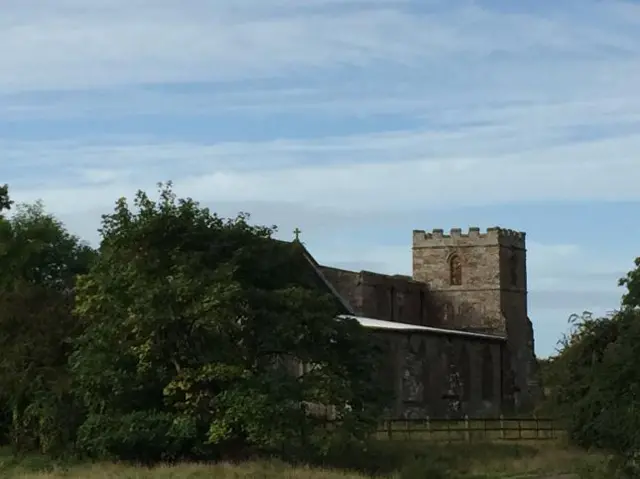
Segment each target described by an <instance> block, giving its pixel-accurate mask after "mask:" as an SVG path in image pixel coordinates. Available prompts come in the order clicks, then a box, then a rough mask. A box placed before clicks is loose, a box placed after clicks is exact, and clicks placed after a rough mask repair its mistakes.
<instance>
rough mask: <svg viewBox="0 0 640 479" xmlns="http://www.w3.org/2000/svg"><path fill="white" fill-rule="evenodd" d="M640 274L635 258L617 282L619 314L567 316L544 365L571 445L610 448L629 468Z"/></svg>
mask: <svg viewBox="0 0 640 479" xmlns="http://www.w3.org/2000/svg"><path fill="white" fill-rule="evenodd" d="M639 271H640V261H639V260H636V268H635V269H634V270H632V271H630V272H629V273H628V274H627V276H626V277H625V278H624V279H622V280H621V281H620V284H621V285H624V286H626V287H627V291H626V293H625V294H624V295H623V298H622V304H621V308H620V310H618V311H616V312H615V313H613V314H612V315H610V316H609V317H604V318H595V317H593V316H592V315H591V314H590V313H584V314H583V315H582V316H581V317H580V316H574V317H573V318H572V320H573V323H574V329H573V331H572V333H571V334H570V335H569V337H568V338H566V340H565V341H564V343H563V345H562V346H563V347H562V349H561V351H560V352H559V354H558V355H557V356H556V357H554V358H552V360H551V361H550V363H549V364H548V365H547V366H546V380H547V385H548V386H549V387H550V389H551V391H552V397H551V400H552V403H553V404H554V405H555V407H556V408H557V412H558V413H559V414H560V415H563V416H565V417H567V418H568V426H569V433H570V436H571V438H572V439H573V441H574V442H576V443H578V444H580V445H582V446H584V447H597V448H601V449H606V450H609V451H611V452H613V453H615V454H618V455H620V456H622V457H623V458H625V459H626V460H627V463H628V464H632V463H634V461H633V458H634V455H635V454H637V451H638V450H640V435H638V431H639V430H640V414H639V413H640V402H639V400H638V398H640V360H639V358H640V308H638V306H640V301H639V298H640V294H639V292H640V290H639V289H638V288H639V285H640V272H639ZM636 476H637V471H635V473H634V476H633V477H636Z"/></svg>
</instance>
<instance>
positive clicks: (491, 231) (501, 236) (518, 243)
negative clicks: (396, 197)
mask: <svg viewBox="0 0 640 479" xmlns="http://www.w3.org/2000/svg"><path fill="white" fill-rule="evenodd" d="M525 236H526V234H525V233H524V232H521V231H516V230H512V229H507V228H500V227H497V226H496V227H491V228H487V229H486V231H481V230H480V228H478V227H475V226H472V227H470V228H469V229H468V230H467V231H463V230H462V228H451V229H450V230H449V232H448V233H445V231H444V230H443V229H440V228H435V229H433V230H431V231H430V232H428V231H425V230H413V247H414V248H420V247H433V246H435V245H437V244H441V245H442V246H453V245H457V246H463V245H465V244H468V245H470V246H471V245H475V246H490V245H501V246H506V247H516V248H525Z"/></svg>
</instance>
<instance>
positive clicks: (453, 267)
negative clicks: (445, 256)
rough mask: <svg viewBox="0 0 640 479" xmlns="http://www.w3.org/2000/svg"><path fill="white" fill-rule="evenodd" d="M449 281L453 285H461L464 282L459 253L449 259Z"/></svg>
mask: <svg viewBox="0 0 640 479" xmlns="http://www.w3.org/2000/svg"><path fill="white" fill-rule="evenodd" d="M449 283H450V284H451V285H452V286H460V285H461V284H462V262H461V261H460V256H458V255H457V254H454V255H453V256H451V259H449Z"/></svg>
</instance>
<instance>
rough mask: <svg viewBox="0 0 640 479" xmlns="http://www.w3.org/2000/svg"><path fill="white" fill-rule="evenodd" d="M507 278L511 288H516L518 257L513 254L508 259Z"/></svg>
mask: <svg viewBox="0 0 640 479" xmlns="http://www.w3.org/2000/svg"><path fill="white" fill-rule="evenodd" d="M509 277H510V280H511V286H518V257H517V256H516V253H515V252H513V253H511V256H510V257H509Z"/></svg>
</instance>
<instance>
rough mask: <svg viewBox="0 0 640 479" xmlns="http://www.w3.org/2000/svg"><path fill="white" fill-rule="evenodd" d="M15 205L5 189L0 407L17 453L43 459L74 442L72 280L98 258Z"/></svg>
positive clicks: (0, 192) (0, 191)
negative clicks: (37, 453) (36, 451)
mask: <svg viewBox="0 0 640 479" xmlns="http://www.w3.org/2000/svg"><path fill="white" fill-rule="evenodd" d="M11 205H12V202H11V201H10V199H9V194H8V188H7V187H6V186H4V187H3V188H0V400H1V401H2V403H3V404H4V407H5V408H8V409H9V411H10V413H11V414H10V418H11V419H10V429H11V439H12V443H13V445H14V446H15V447H16V448H28V447H39V448H40V449H41V450H44V451H51V450H52V449H56V448H58V449H59V448H61V447H64V445H65V443H66V442H67V441H68V440H70V436H71V430H72V428H71V427H70V426H71V420H72V414H71V413H70V411H69V408H70V407H71V405H70V395H69V392H70V382H69V374H68V368H67V360H68V355H69V353H70V350H71V345H70V339H71V338H72V337H73V335H74V334H76V332H77V325H78V323H77V321H76V320H75V319H74V317H73V314H72V313H73V288H74V281H75V277H76V275H77V274H79V273H85V272H87V271H88V267H89V264H90V262H91V261H92V259H93V258H94V255H95V253H94V251H93V250H91V248H89V247H88V246H87V245H85V244H83V243H82V242H81V241H80V240H79V239H78V238H76V237H75V236H73V235H71V234H70V233H69V232H68V231H67V230H66V229H65V227H64V225H62V223H60V222H59V221H58V220H57V219H56V218H55V217H54V216H52V215H50V214H47V213H46V212H45V211H44V208H43V206H42V204H41V203H35V204H32V205H19V206H18V207H17V208H16V211H15V212H14V214H13V215H12V216H7V215H6V214H4V213H6V212H7V210H8V208H9V207H10V206H11Z"/></svg>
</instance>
